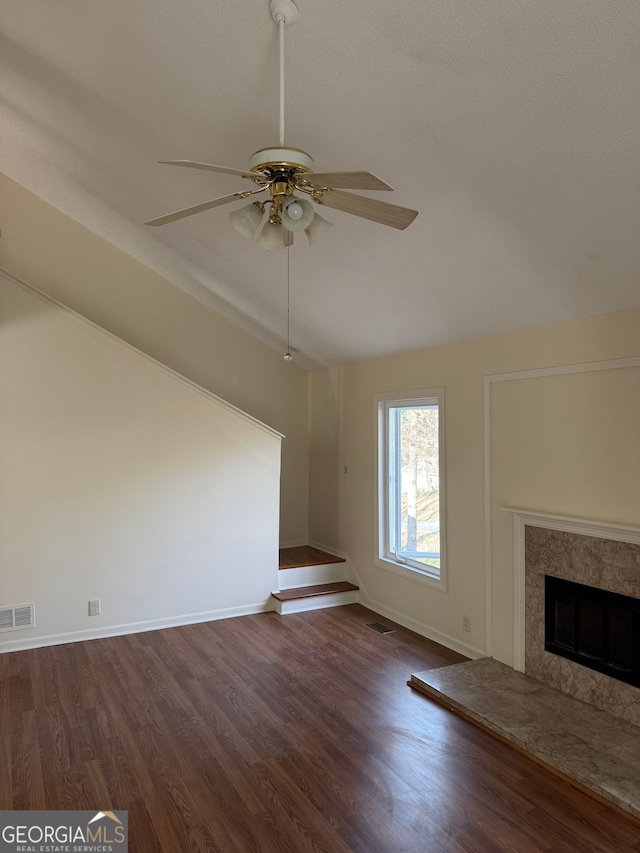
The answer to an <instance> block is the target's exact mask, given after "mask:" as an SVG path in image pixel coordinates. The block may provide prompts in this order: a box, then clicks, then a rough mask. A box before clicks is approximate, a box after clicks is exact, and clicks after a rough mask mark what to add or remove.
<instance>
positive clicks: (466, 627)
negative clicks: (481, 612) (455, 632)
mask: <svg viewBox="0 0 640 853" xmlns="http://www.w3.org/2000/svg"><path fill="white" fill-rule="evenodd" d="M462 630H463V631H471V616H467V615H464V616H463V617H462Z"/></svg>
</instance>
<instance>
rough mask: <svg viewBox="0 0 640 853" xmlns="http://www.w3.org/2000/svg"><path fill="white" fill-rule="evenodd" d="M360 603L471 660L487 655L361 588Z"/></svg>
mask: <svg viewBox="0 0 640 853" xmlns="http://www.w3.org/2000/svg"><path fill="white" fill-rule="evenodd" d="M360 604H361V605H362V606H363V607H366V608H368V609H369V610H373V612H374V613H378V614H380V616H386V617H387V619H392V620H393V621H394V622H397V623H398V625H402V627H403V628H408V629H409V630H410V631H414V632H415V633H416V634H420V636H421V637H426V638H427V639H428V640H433V641H434V643H440V645H441V646H445V648H447V649H451V651H453V652H458V654H461V655H465V657H468V658H471V660H479V659H480V658H484V657H486V654H485V652H483V651H482V650H481V649H477V648H475V646H468V645H467V644H466V643H461V642H460V641H459V640H456V639H455V638H454V637H450V636H449V635H448V634H442V633H441V632H440V631H436V630H435V629H433V628H430V627H429V626H428V625H424V624H423V623H422V622H417V621H416V620H415V619H410V618H408V617H407V616H404V615H403V614H402V613H398V612H397V611H396V610H392V609H391V608H390V607H386V606H385V605H384V604H380V603H379V602H377V601H372V600H371V599H370V598H368V597H367V596H366V595H364V594H363V591H362V589H361V590H360Z"/></svg>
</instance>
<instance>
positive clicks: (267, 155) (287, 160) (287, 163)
mask: <svg viewBox="0 0 640 853" xmlns="http://www.w3.org/2000/svg"><path fill="white" fill-rule="evenodd" d="M266 169H272V170H273V171H280V170H289V169H295V170H296V171H297V172H304V173H307V172H312V171H313V158H312V157H311V156H310V155H309V154H307V152H306V151H301V150H300V149H299V148H280V147H278V148H261V149H260V150H259V151H256V153H255V154H252V155H251V158H250V159H249V170H250V171H251V172H262V171H265V170H266Z"/></svg>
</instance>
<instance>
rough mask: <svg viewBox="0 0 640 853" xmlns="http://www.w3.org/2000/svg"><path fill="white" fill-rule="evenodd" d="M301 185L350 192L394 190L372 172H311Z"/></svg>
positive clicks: (305, 176)
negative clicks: (340, 189)
mask: <svg viewBox="0 0 640 853" xmlns="http://www.w3.org/2000/svg"><path fill="white" fill-rule="evenodd" d="M300 183H309V184H311V185H312V186H316V187H342V188H344V189H348V190H393V187H390V186H389V184H385V182H384V181H383V180H381V179H380V178H378V177H377V176H376V175H372V174H371V172H311V173H310V174H307V175H304V177H303V178H302V180H301V181H300Z"/></svg>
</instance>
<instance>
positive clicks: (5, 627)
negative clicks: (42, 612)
mask: <svg viewBox="0 0 640 853" xmlns="http://www.w3.org/2000/svg"><path fill="white" fill-rule="evenodd" d="M35 624H36V604H35V601H27V602H26V604H10V605H9V606H8V607H0V632H3V631H17V630H18V629H20V628H34V627H35Z"/></svg>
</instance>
